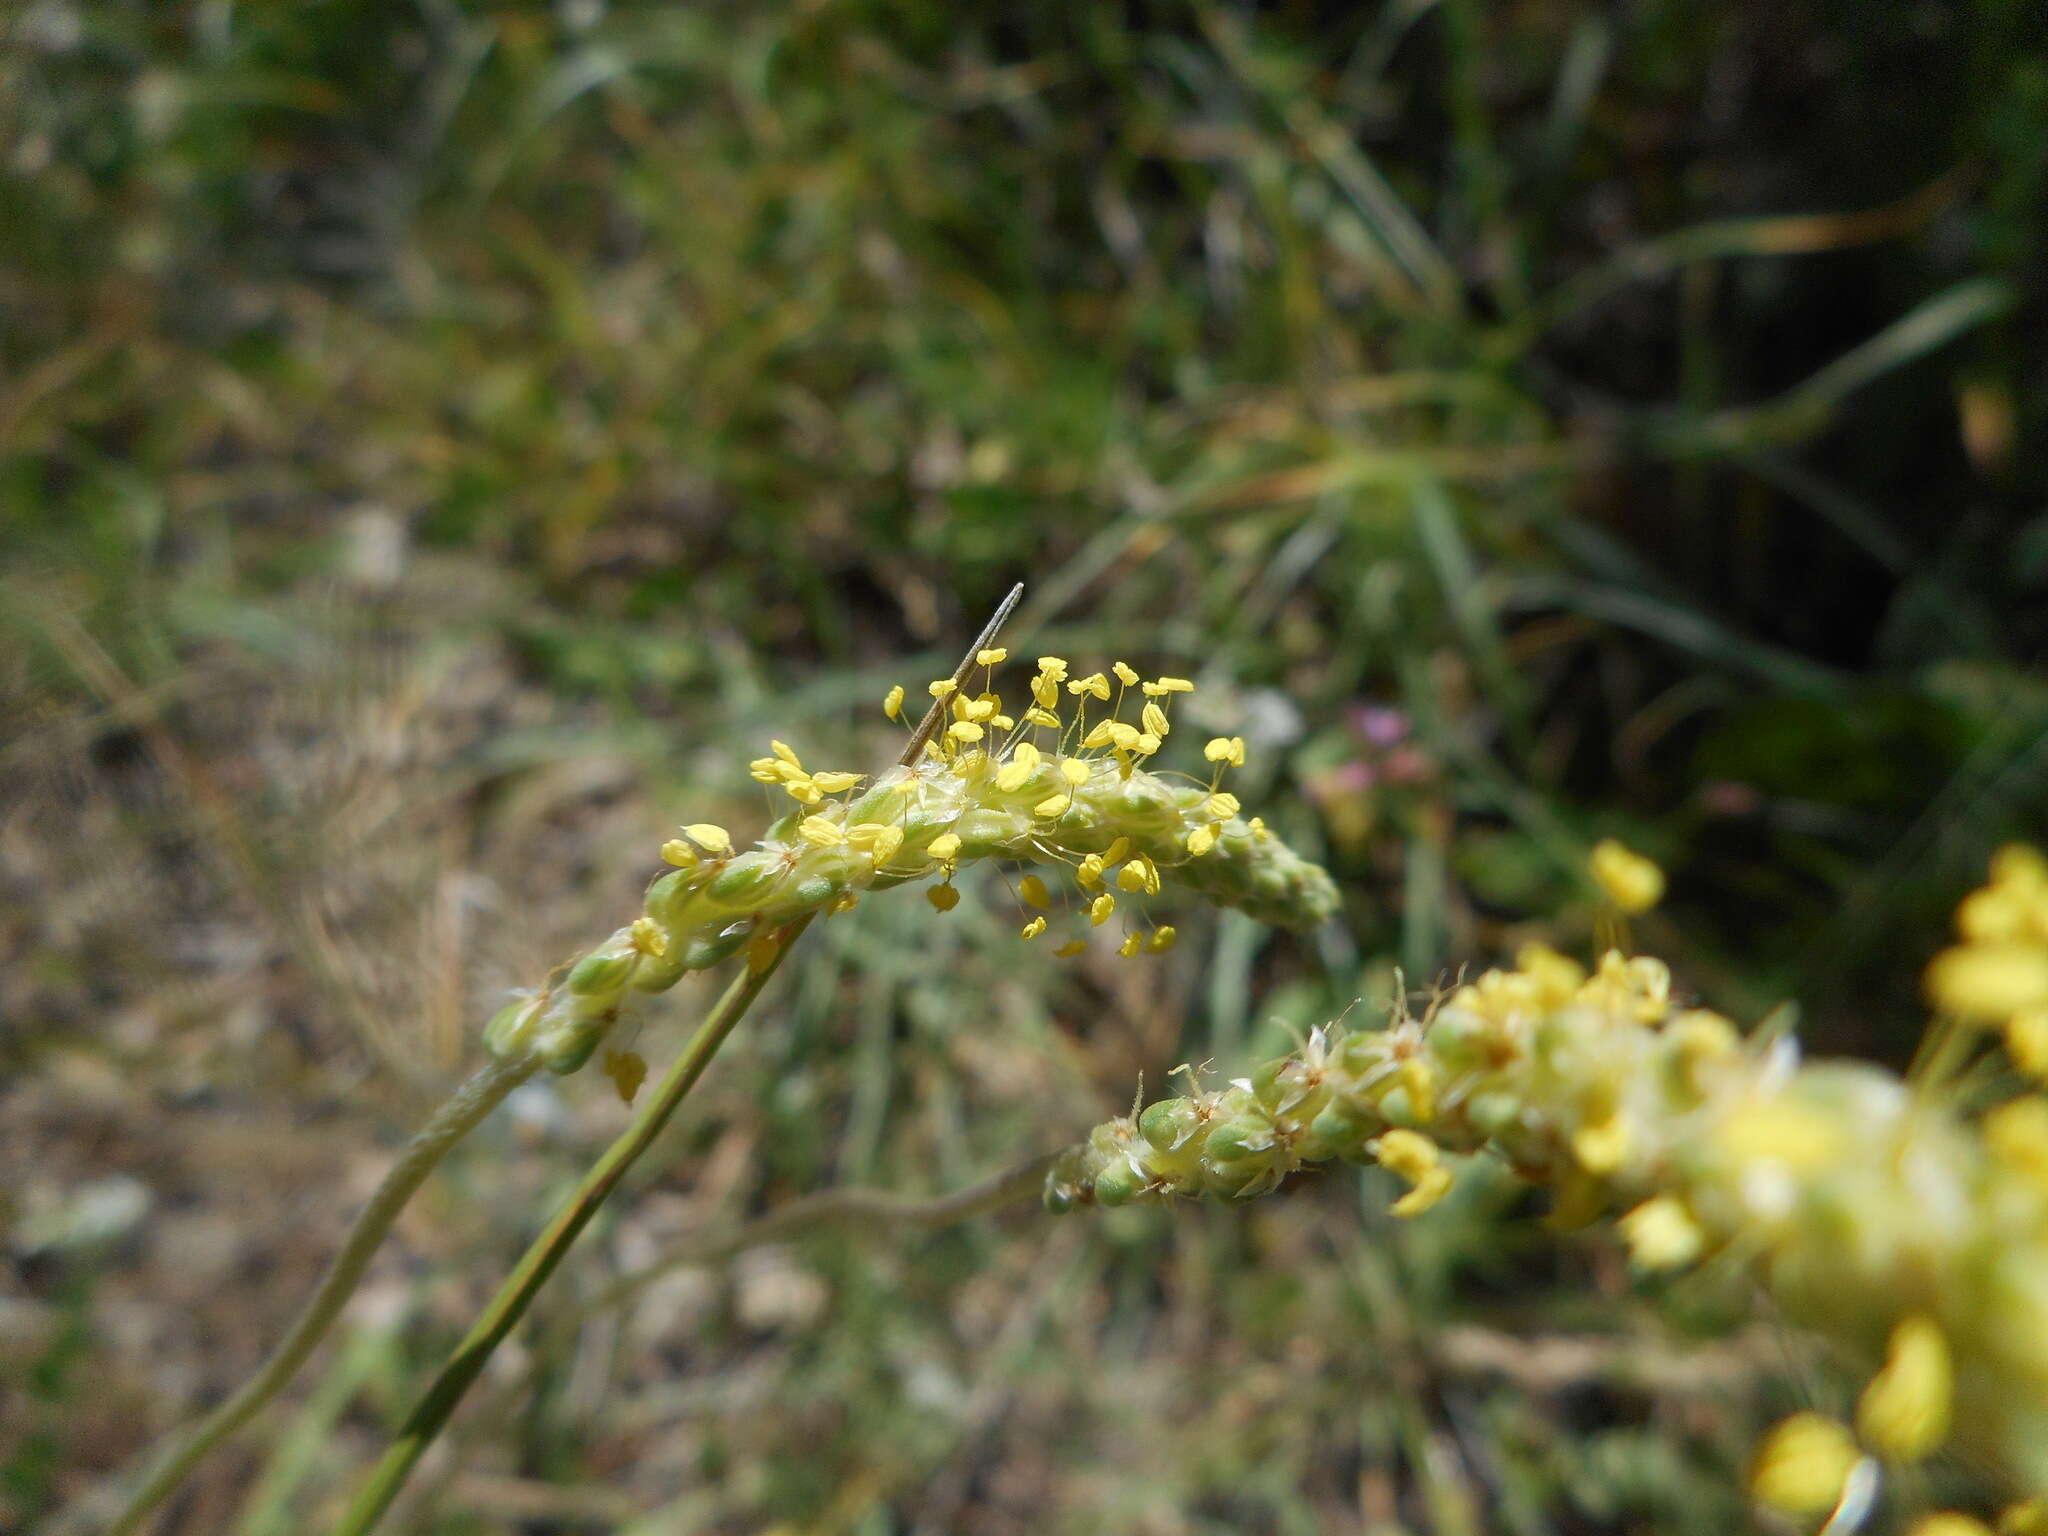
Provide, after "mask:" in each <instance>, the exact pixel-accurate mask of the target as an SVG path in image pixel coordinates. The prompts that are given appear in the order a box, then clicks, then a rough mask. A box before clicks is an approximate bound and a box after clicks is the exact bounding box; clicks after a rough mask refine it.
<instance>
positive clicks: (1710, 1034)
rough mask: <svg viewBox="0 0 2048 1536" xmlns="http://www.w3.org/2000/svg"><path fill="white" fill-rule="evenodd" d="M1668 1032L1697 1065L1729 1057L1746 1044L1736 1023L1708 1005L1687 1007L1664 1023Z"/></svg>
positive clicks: (1680, 1048)
mask: <svg viewBox="0 0 2048 1536" xmlns="http://www.w3.org/2000/svg"><path fill="white" fill-rule="evenodd" d="M1664 1033H1665V1034H1666V1035H1668V1036H1669V1037H1670V1038H1671V1039H1672V1041H1673V1042H1674V1043H1675V1044H1676V1045H1677V1046H1678V1050H1679V1054H1680V1055H1682V1056H1683V1057H1685V1059H1686V1060H1687V1061H1688V1062H1690V1063H1692V1064H1693V1065H1695V1066H1697V1065H1698V1064H1699V1063H1701V1062H1705V1061H1726V1060H1727V1059H1728V1058H1729V1057H1731V1056H1733V1055H1734V1054H1735V1053H1736V1052H1737V1051H1738V1050H1740V1049H1741V1048H1742V1036H1741V1034H1740V1033H1738V1032H1737V1030H1736V1028H1735V1026H1734V1025H1733V1024H1731V1023H1730V1022H1729V1021H1728V1020H1726V1019H1724V1018H1723V1017H1721V1015H1720V1014H1718V1013H1715V1012H1714V1011H1713V1010H1711V1009H1708V1008H1688V1009H1686V1010H1685V1012H1683V1013H1681V1014H1679V1015H1678V1016H1677V1017H1676V1018H1674V1019H1673V1020H1672V1021H1671V1022H1670V1023H1669V1024H1667V1025H1666V1026H1665V1027H1664Z"/></svg>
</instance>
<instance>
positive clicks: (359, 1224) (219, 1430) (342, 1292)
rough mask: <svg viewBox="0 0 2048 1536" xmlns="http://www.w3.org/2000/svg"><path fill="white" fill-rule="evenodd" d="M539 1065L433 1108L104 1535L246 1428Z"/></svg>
mask: <svg viewBox="0 0 2048 1536" xmlns="http://www.w3.org/2000/svg"><path fill="white" fill-rule="evenodd" d="M539 1065H540V1063H539V1062H538V1061H537V1060H536V1059H533V1058H530V1057H528V1058H519V1059H513V1060H508V1061H493V1062H491V1063H489V1064H488V1065H486V1066H483V1067H480V1068H479V1069H478V1070H477V1071H476V1072H474V1073H473V1074H471V1076H470V1077H469V1079H468V1081H466V1082H464V1083H463V1084H462V1086H461V1087H459V1088H457V1089H456V1090H455V1091H454V1092H453V1093H451V1094H450V1095H449V1096H448V1097H447V1098H446V1099H444V1100H442V1102H441V1106H440V1108H438V1109H436V1110H435V1111H434V1114H433V1117H432V1118H431V1119H429V1120H428V1121H427V1123H426V1124H425V1125H424V1126H422V1127H421V1128H420V1130H419V1132H418V1133H417V1134H415V1135H414V1137H413V1138H412V1140H411V1141H410V1142H409V1143H407V1145H406V1148H405V1151H404V1152H403V1153H401V1154H400V1156H399V1159H398V1161H397V1162H396V1163H394V1164H393V1165H392V1167H391V1171H390V1172H389V1173H387V1174H385V1175H384V1182H383V1183H381V1184H379V1185H378V1186H377V1192H376V1193H375V1194H373V1195H372V1196H370V1202H369V1204H368V1205H366V1206H364V1207H363V1211H362V1214H361V1215H359V1216H358V1217H356V1220H355V1225H354V1226H352V1227H351V1228H349V1234H348V1239H347V1241H346V1242H344V1243H343V1244H342V1248H341V1252H340V1253H338V1254H336V1255H335V1258H334V1262H333V1263H331V1264H330V1265H328V1266H327V1273H326V1274H325V1275H323V1276H322V1277H321V1279H320V1285H319V1288H318V1289H317V1290H315V1291H314V1292H313V1296H312V1299H311V1300H309V1301H308V1302H307V1303H306V1305H305V1307H304V1309H303V1310H301V1311H300V1313H299V1315H298V1318H297V1320H296V1321H294V1322H293V1324H292V1326H291V1330H290V1331H289V1332H288V1333H286V1334H285V1336H284V1338H283V1339H282V1340H281V1341H280V1342H279V1344H278V1346H277V1348H275V1349H274V1350H272V1351H271V1352H270V1358H269V1359H267V1360H265V1361H264V1362H263V1366H262V1368H261V1369H260V1370H258V1371H257V1373H256V1374H255V1375H254V1376H252V1377H250V1378H249V1380H248V1381H246V1382H244V1383H243V1384H242V1386H241V1388H240V1390H238V1391H237V1392H236V1393H235V1394H234V1396H232V1397H230V1398H229V1399H228V1400H227V1401H226V1402H224V1403H222V1404H221V1405H220V1406H219V1407H218V1408H215V1409H214V1410H213V1412H211V1413H209V1414H208V1415H207V1416H206V1417H205V1418H204V1419H202V1420H201V1421H200V1422H199V1424H198V1425H197V1426H195V1427H194V1428H193V1430H192V1431H191V1433H190V1434H189V1435H187V1436H186V1437H185V1439H184V1440H183V1441H182V1442H180V1443H179V1444H178V1445H177V1446H176V1447H175V1448H174V1449H172V1450H171V1451H170V1452H169V1454H167V1455H166V1456H165V1457H164V1459H163V1460H162V1461H161V1462H159V1463H158V1464H157V1466H156V1469H155V1470H154V1471H152V1472H151V1473H150V1474H149V1476H148V1477H147V1478H146V1479H144V1481H143V1484H142V1486H141V1487H140V1488H138V1489H136V1491H135V1492H134V1494H133V1495H132V1496H131V1497H130V1498H129V1500H128V1502H127V1504H126V1505H125V1506H124V1507H123V1508H122V1510H121V1513H120V1514H119V1515H118V1516H116V1517H115V1519H114V1523H113V1524H112V1525H110V1526H108V1527H107V1536H130V1533H132V1532H134V1531H137V1530H139V1529H140V1528H141V1526H142V1522H143V1521H144V1520H145V1519H147V1518H148V1517H149V1513H150V1511H152V1510H153V1509H155V1508H156V1507H157V1506H158V1505H159V1504H161V1503H163V1501H164V1500H165V1499H167V1498H169V1497H170V1496H171V1494H172V1493H174V1492H176V1491H177V1488H178V1486H179V1484H181V1483H183V1482H184V1481H185V1479H186V1478H187V1477H189V1476H190V1475H191V1473H192V1469H193V1468H194V1467H196V1466H198V1465H199V1463H200V1462H201V1461H203V1460H204V1459H205V1458H206V1456H207V1455H208V1453H210V1452H211V1451H212V1450H213V1449H214V1447H216V1446H218V1445H219V1444H220V1443H221V1442H222V1441H223V1440H226V1439H227V1438H228V1437H229V1436H230V1435H232V1434H234V1432H235V1431H236V1430H238V1429H240V1428H241V1427H242V1426H243V1425H244V1424H246V1423H248V1422H249V1420H250V1419H251V1418H253V1417H255V1415H256V1413H257V1412H258V1410H260V1409H261V1408H262V1407H263V1406H264V1405H265V1404H266V1403H268V1402H269V1401H270V1400H271V1399H272V1398H274V1397H276V1396H277V1394H278V1393H279V1391H281V1390H282V1389H283V1387H284V1385H285V1383H286V1382H288V1381H290V1380H291V1379H292V1377H293V1376H294V1375H295V1374H296V1373H297V1371H298V1369H299V1367H300V1366H301V1365H303V1364H304V1363H305V1360H306V1357H307V1356H308V1355H310V1354H311V1353H312V1352H313V1349H314V1347H315V1346H316V1345H317V1344H319V1342H320V1341H321V1339H322V1338H324V1337H325V1336H326V1334H327V1330H328V1328H329V1327H330V1326H331V1325H332V1324H333V1322H334V1319H335V1318H336V1317H337V1316H338V1315H339V1314H340V1312H341V1309H342V1308H343V1307H344V1306H346V1305H347V1304H348V1299H349V1297H350V1296H352V1295H353V1294H354V1293H355V1288H356V1284H357V1282H358V1281H360V1280H361V1279H362V1276H363V1270H364V1269H365V1268H366V1267H367V1266H368V1265H369V1262H370V1259H371V1256H372V1255H374V1254H375V1253H376V1251H377V1249H378V1248H379V1247H380V1246H381V1245H382V1243H383V1241H384V1238H385V1236H386V1234H387V1233H389V1232H390V1230H391V1225H392V1223H393V1222H395V1221H396V1220H397V1219H398V1213H399V1212H400V1211H402V1210H404V1209H405V1204H406V1202H407V1201H408V1200H410V1199H411V1198H412V1196H413V1192H414V1191H415V1190H417V1189H418V1188H419V1187H420V1185H421V1183H422V1182H423V1181H424V1180H425V1179H426V1177H427V1175H428V1174H429V1173H431V1172H433V1171H434V1167H435V1165H436V1164H438V1163H439V1162H440V1161H441V1159H442V1158H443V1157H445V1156H447V1154H448V1150H449V1148H451V1147H453V1146H454V1145H455V1143H456V1142H458V1141H460V1140H462V1138H463V1137H464V1136H466V1135H468V1134H469V1133H470V1131H472V1130H474V1129H475V1128H476V1126H477V1125H478V1124H479V1123H480V1122H481V1121H482V1120H483V1119H484V1117H485V1116H486V1115H488V1114H490V1112H491V1111H492V1110H493V1109H495V1108H497V1106H498V1104H499V1103H500V1102H501V1101H502V1100H503V1099H504V1097H505V1095H507V1094H508V1093H510V1092H511V1091H512V1090H513V1089H514V1088H516V1087H518V1086H519V1085H520V1084H521V1083H523V1082H525V1081H526V1080H527V1079H528V1078H529V1077H531V1076H533V1074H534V1071H535V1069H536V1068H537V1067H538V1066H539Z"/></svg>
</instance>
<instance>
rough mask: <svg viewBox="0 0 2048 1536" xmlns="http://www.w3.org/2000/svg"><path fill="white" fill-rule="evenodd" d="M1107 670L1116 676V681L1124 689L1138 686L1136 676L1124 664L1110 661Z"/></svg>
mask: <svg viewBox="0 0 2048 1536" xmlns="http://www.w3.org/2000/svg"><path fill="white" fill-rule="evenodd" d="M1109 670H1110V671H1112V672H1114V673H1115V674H1116V680H1117V681H1118V682H1120V683H1122V684H1123V685H1124V686H1125V687H1126V688H1135V687H1137V686H1138V674H1137V673H1136V672H1135V671H1134V670H1133V669H1132V668H1131V667H1129V666H1127V665H1126V664H1125V663H1123V662H1121V661H1112V662H1111V663H1110V664H1109Z"/></svg>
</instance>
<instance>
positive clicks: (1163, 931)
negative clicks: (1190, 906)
mask: <svg viewBox="0 0 2048 1536" xmlns="http://www.w3.org/2000/svg"><path fill="white" fill-rule="evenodd" d="M1179 942H1180V930H1179V929H1178V928H1176V927H1174V926H1173V925H1172V924H1171V923H1163V924H1161V925H1160V926H1159V927H1157V928H1154V929H1153V930H1152V937H1151V938H1150V939H1148V940H1147V941H1146V943H1145V947H1146V948H1147V949H1149V950H1151V951H1152V953H1153V954H1155V955H1158V954H1164V953H1165V952H1166V951H1167V950H1169V949H1171V948H1173V946H1174V945H1175V944H1178V943H1179Z"/></svg>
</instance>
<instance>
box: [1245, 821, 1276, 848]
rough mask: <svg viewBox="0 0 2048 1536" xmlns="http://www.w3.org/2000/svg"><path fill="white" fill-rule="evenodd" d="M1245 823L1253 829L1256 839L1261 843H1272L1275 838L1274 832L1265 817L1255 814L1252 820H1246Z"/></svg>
mask: <svg viewBox="0 0 2048 1536" xmlns="http://www.w3.org/2000/svg"><path fill="white" fill-rule="evenodd" d="M1245 825H1246V826H1247V827H1249V828H1250V829H1251V834H1252V837H1253V838H1254V840H1256V841H1258V842H1261V843H1270V842H1271V841H1272V840H1273V834H1272V832H1271V830H1270V829H1268V827H1267V826H1266V818H1265V817H1263V816H1254V817H1253V818H1252V819H1251V820H1250V821H1248V822H1246V823H1245Z"/></svg>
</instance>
